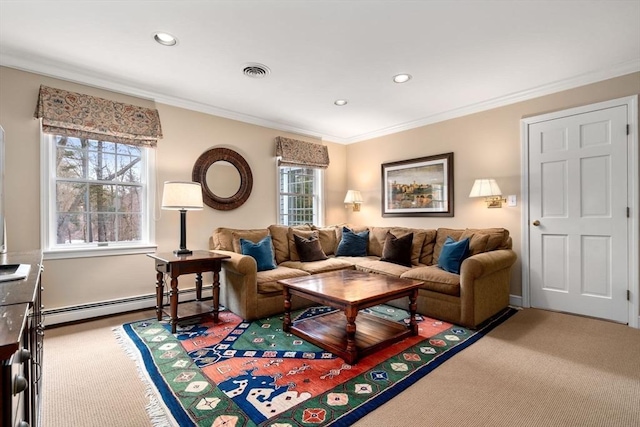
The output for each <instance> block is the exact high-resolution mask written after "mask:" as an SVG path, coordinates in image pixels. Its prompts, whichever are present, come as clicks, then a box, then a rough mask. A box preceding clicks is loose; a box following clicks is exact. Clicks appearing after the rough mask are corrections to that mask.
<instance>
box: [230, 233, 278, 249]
mask: <svg viewBox="0 0 640 427" xmlns="http://www.w3.org/2000/svg"><path fill="white" fill-rule="evenodd" d="M268 235H269V230H268V229H266V228H262V229H256V230H234V231H232V232H231V237H232V239H233V240H232V241H231V246H232V247H233V252H235V253H238V254H241V253H242V247H241V246H240V239H245V240H250V241H252V242H253V243H258V242H259V241H261V240H262V239H264V238H265V237H267V236H268ZM271 244H273V242H272V243H271Z"/></svg>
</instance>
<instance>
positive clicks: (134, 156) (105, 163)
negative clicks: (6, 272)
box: [43, 134, 153, 258]
mask: <svg viewBox="0 0 640 427" xmlns="http://www.w3.org/2000/svg"><path fill="white" fill-rule="evenodd" d="M43 144H44V147H43V153H46V154H45V155H46V159H45V161H44V162H43V164H45V165H46V170H45V171H43V172H44V173H43V177H45V178H44V179H45V180H46V182H43V189H44V190H45V200H46V201H47V209H46V210H45V211H46V212H45V214H44V218H43V234H44V236H43V237H44V239H43V240H44V242H43V248H44V249H45V252H49V253H51V252H59V253H64V254H65V256H69V254H70V253H75V256H94V255H95V254H96V252H100V251H102V252H105V253H108V254H114V251H115V252H118V253H129V252H131V249H135V248H143V249H148V247H149V245H150V242H151V240H152V235H153V228H152V227H151V224H150V222H151V221H150V220H149V218H150V216H151V215H150V214H151V212H152V208H151V207H152V206H153V204H152V200H151V199H152V197H151V196H152V195H153V188H152V187H153V186H152V185H151V184H152V180H151V179H150V177H151V174H150V173H149V172H150V171H151V170H152V168H151V158H152V151H151V150H150V149H149V148H145V147H140V146H135V145H129V144H124V143H116V142H109V141H99V140H94V139H89V138H76V137H67V136H59V135H51V134H44V138H43ZM124 249H129V250H128V251H123V250H124ZM134 252H135V251H134ZM72 256H73V255H72ZM49 258H50V257H49Z"/></svg>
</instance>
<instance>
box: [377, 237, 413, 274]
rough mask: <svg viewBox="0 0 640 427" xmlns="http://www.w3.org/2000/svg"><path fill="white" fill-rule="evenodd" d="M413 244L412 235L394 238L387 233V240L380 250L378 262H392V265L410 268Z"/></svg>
mask: <svg viewBox="0 0 640 427" xmlns="http://www.w3.org/2000/svg"><path fill="white" fill-rule="evenodd" d="M412 243H413V233H409V234H407V235H406V236H402V237H396V236H394V235H393V234H392V233H391V232H390V231H387V238H386V239H385V242H384V247H383V249H382V258H381V259H380V261H386V262H392V263H394V264H399V265H404V266H405V267H411V244H412Z"/></svg>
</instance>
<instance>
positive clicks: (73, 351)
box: [42, 309, 640, 427]
mask: <svg viewBox="0 0 640 427" xmlns="http://www.w3.org/2000/svg"><path fill="white" fill-rule="evenodd" d="M153 314H154V313H153V312H152V311H145V312H139V313H132V314H127V315H123V316H118V317H113V318H109V319H103V320H98V321H94V322H88V323H84V324H80V325H75V326H65V327H61V328H55V329H51V330H47V331H46V334H45V357H44V379H43V382H44V383H43V384H44V387H43V423H42V426H43V427H93V426H96V427H98V426H99V427H104V426H126V427H146V426H151V422H150V421H149V417H148V416H147V413H146V411H145V405H146V404H147V403H148V402H149V398H148V397H147V396H145V387H144V385H143V384H142V382H141V381H140V380H139V379H138V373H137V368H136V366H135V363H134V362H133V361H132V360H131V359H129V358H128V357H127V356H126V355H125V354H124V352H123V351H122V349H121V348H120V347H119V345H118V343H117V342H116V339H115V336H114V334H113V332H112V330H111V329H112V327H114V326H118V325H120V324H122V323H125V322H130V321H133V320H136V319H144V318H149V317H152V316H153ZM356 425H357V426H360V427H365V426H366V427H369V426H390V427H391V426H418V425H432V426H536V427H538V426H629V427H631V426H634V427H636V426H640V330H637V329H632V328H629V327H627V326H624V325H618V324H613V323H609V322H603V321H598V320H594V319H588V318H584V317H578V316H571V315H566V314H560V313H552V312H546V311H541V310H535V309H526V310H522V311H520V312H519V313H517V314H516V315H515V316H513V317H512V318H511V319H509V320H507V321H506V322H505V323H504V324H502V325H500V326H498V327H497V328H496V329H495V330H494V331H492V332H491V333H490V334H489V335H488V336H486V337H484V338H482V339H481V340H480V341H479V342H477V343H476V344H473V345H472V346H471V347H469V348H468V349H465V350H464V351H462V352H461V353H460V354H458V355H456V356H454V357H453V358H452V359H450V360H449V361H447V362H446V363H444V364H443V365H442V366H440V367H439V368H437V369H436V370H435V371H434V372H432V373H431V374H429V375H427V376H426V377H424V378H422V379H421V380H419V381H418V382H417V383H416V384H414V385H413V386H411V387H410V388H409V389H408V390H406V391H404V392H403V393H401V394H400V395H399V396H397V397H395V398H394V399H392V400H391V401H390V402H388V403H387V404H385V405H383V406H382V407H380V408H379V409H377V410H376V411H374V412H371V413H370V414H369V415H367V416H366V417H365V418H363V419H361V420H360V421H359V422H358V423H356Z"/></svg>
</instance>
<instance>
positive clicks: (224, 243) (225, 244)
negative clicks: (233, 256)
mask: <svg viewBox="0 0 640 427" xmlns="http://www.w3.org/2000/svg"><path fill="white" fill-rule="evenodd" d="M233 233H239V234H240V237H243V238H246V239H248V240H251V241H252V242H254V243H255V242H258V241H260V240H261V239H263V238H264V237H266V236H267V235H268V234H269V230H267V229H266V228H258V229H252V230H246V229H235V228H226V227H218V228H216V229H215V230H214V231H213V234H212V235H211V240H212V248H211V249H218V250H221V251H231V252H235V253H238V254H239V253H240V250H239V249H240V246H239V244H238V246H237V247H238V250H235V249H234V246H233V240H234V238H233ZM256 236H257V237H256Z"/></svg>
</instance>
